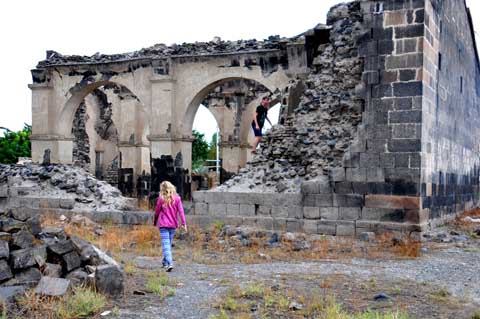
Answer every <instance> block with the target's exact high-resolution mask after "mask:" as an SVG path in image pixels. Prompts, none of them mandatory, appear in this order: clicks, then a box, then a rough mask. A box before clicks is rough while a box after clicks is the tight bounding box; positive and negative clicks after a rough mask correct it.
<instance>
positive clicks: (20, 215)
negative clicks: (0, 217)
mask: <svg viewBox="0 0 480 319" xmlns="http://www.w3.org/2000/svg"><path fill="white" fill-rule="evenodd" d="M10 214H11V216H12V217H13V218H15V219H16V220H19V221H22V222H24V221H26V220H27V219H28V218H29V217H30V214H29V213H28V212H27V211H26V210H25V209H22V208H13V209H11V210H10Z"/></svg>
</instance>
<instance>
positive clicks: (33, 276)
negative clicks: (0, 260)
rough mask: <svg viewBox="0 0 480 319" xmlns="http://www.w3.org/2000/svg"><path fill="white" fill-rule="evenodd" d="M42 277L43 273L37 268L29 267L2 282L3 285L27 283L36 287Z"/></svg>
mask: <svg viewBox="0 0 480 319" xmlns="http://www.w3.org/2000/svg"><path fill="white" fill-rule="evenodd" d="M40 278H42V273H41V272H40V270H38V269H37V268H34V267H32V268H28V269H27V270H24V271H22V272H19V273H16V274H15V277H13V278H12V279H10V280H8V281H6V282H4V283H2V286H18V285H25V286H29V287H34V286H35V285H36V284H37V283H38V282H39V281H40Z"/></svg>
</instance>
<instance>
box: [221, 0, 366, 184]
mask: <svg viewBox="0 0 480 319" xmlns="http://www.w3.org/2000/svg"><path fill="white" fill-rule="evenodd" d="M362 19H363V17H362V15H361V12H360V4H359V3H358V2H353V3H348V4H340V5H337V6H335V7H333V8H332V9H331V11H330V12H329V14H328V17H327V23H328V26H323V27H324V28H330V38H329V42H328V43H325V44H320V45H319V47H318V54H317V55H316V57H315V58H314V60H313V66H312V68H313V70H312V72H311V73H310V74H309V76H308V78H307V79H306V80H305V83H304V84H305V90H304V92H303V96H302V97H301V101H300V104H299V105H298V107H297V108H296V109H295V110H294V113H293V114H292V115H291V116H289V117H288V118H287V120H286V121H285V124H284V125H277V126H274V127H273V128H272V129H271V131H270V132H268V134H267V135H266V136H265V138H264V142H263V145H262V147H261V150H260V152H259V154H258V155H256V156H255V157H254V159H253V160H252V161H251V162H250V163H249V164H247V167H246V168H244V169H242V170H240V174H239V175H237V176H235V177H234V178H233V179H232V180H230V181H227V182H226V183H225V185H224V186H222V187H220V190H227V189H230V190H232V191H259V192H299V191H300V184H301V182H302V181H303V180H312V179H323V178H325V176H327V175H328V172H329V169H331V168H333V167H338V166H340V165H341V162H342V158H343V155H344V153H345V151H346V149H347V148H348V147H349V145H350V144H351V142H352V140H353V138H354V135H355V132H356V129H357V125H358V124H359V123H360V122H361V119H362V118H361V114H362V109H363V107H364V100H362V99H360V98H358V97H357V96H356V94H355V91H356V88H357V86H358V85H360V83H361V77H362V72H363V60H362V58H360V57H359V56H358V51H357V45H356V40H357V39H358V38H359V37H361V36H362V35H363V34H364V33H365V30H364V29H363V27H362ZM320 27H322V26H317V28H320Z"/></svg>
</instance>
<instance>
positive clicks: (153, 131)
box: [147, 75, 191, 158]
mask: <svg viewBox="0 0 480 319" xmlns="http://www.w3.org/2000/svg"><path fill="white" fill-rule="evenodd" d="M150 83H151V84H152V109H151V111H150V114H148V116H149V121H150V135H149V136H148V137H147V138H148V140H149V141H150V152H151V154H152V158H160V156H162V155H172V156H175V154H174V153H173V151H174V141H173V131H172V126H173V125H172V121H173V105H174V99H175V95H174V84H175V80H174V79H172V78H171V77H170V76H160V75H155V76H154V77H152V78H151V79H150ZM190 152H191V151H190Z"/></svg>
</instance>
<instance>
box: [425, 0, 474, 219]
mask: <svg viewBox="0 0 480 319" xmlns="http://www.w3.org/2000/svg"><path fill="white" fill-rule="evenodd" d="M471 22H472V21H471V17H470V16H469V14H468V11H467V9H466V7H465V3H464V1H454V0H434V1H431V0H427V1H426V6H425V40H424V67H423V73H424V77H423V89H424V98H423V119H422V126H423V130H422V136H423V139H422V140H423V143H422V164H423V165H422V189H421V196H422V208H423V209H424V210H425V211H426V212H428V213H429V216H430V219H433V218H439V217H443V216H452V215H454V214H455V213H457V212H461V211H463V210H465V209H469V208H471V207H473V206H477V205H478V203H479V177H480V172H479V171H480V153H479V151H480V149H479V141H478V136H479V134H480V128H479V125H478V122H479V119H480V64H479V60H478V55H477V53H478V52H476V50H475V44H474V35H473V31H472V30H473V29H472V25H471Z"/></svg>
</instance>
